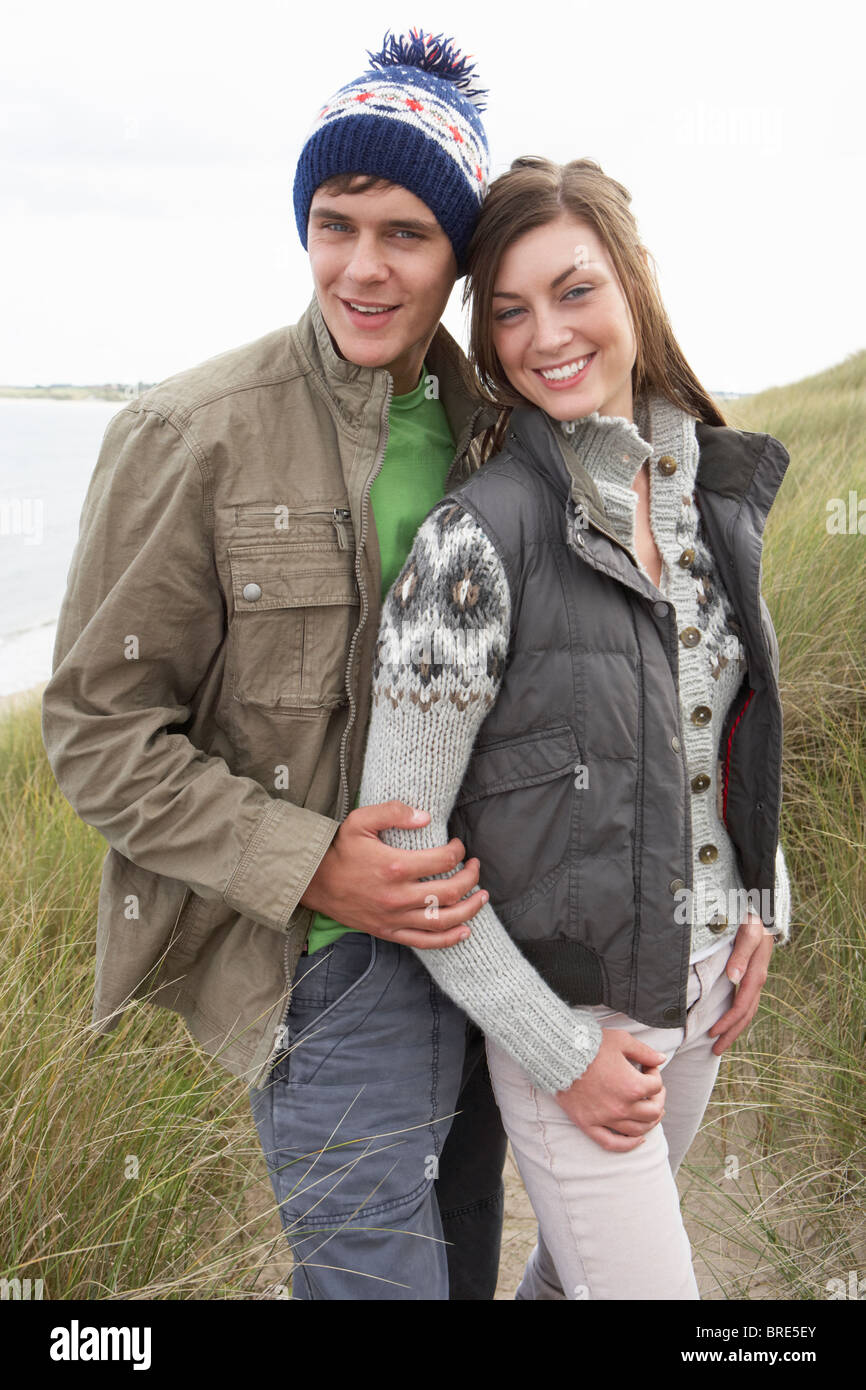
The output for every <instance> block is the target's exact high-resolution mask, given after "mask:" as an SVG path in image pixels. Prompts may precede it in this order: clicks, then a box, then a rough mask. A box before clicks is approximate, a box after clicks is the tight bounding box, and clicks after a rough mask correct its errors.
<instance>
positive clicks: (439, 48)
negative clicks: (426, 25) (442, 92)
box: [367, 29, 487, 111]
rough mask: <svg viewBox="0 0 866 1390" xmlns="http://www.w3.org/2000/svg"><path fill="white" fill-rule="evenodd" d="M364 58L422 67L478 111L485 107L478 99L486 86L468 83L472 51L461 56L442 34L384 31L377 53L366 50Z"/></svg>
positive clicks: (384, 64) (384, 63)
mask: <svg viewBox="0 0 866 1390" xmlns="http://www.w3.org/2000/svg"><path fill="white" fill-rule="evenodd" d="M367 57H368V58H369V59H370V66H371V67H373V68H379V69H384V68H387V67H404V68H422V69H423V71H424V72H431V73H432V74H433V76H434V77H441V78H442V79H443V81H445V82H453V83H454V85H455V86H456V87H459V88H460V89H461V92H462V94H463V96H464V97H465V98H466V100H467V101H471V102H472V104H473V105H474V106H475V107H476V108H477V109H478V110H479V111H483V110H484V109H485V104H484V102H483V100H482V98H483V97H486V96H487V89H486V88H484V89H482V88H480V87H473V85H472V84H473V80H474V74H475V65H474V64H473V63H471V62H470V61H469V60H470V58H471V57H472V54H471V53H467V54H466V55H465V56H464V55H463V54H462V53H461V52H460V49H459V48H457V47H456V46H455V44H454V40H453V39H446V38H445V37H444V35H443V34H425V33H424V30H423V29H410V30H409V33H408V34H399V35H397V34H392V33H387V34H386V35H385V41H384V43H383V44H382V47H381V49H380V50H379V52H378V53H373V52H371V51H370V49H368V50H367Z"/></svg>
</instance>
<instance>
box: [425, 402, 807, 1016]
mask: <svg viewBox="0 0 866 1390" xmlns="http://www.w3.org/2000/svg"><path fill="white" fill-rule="evenodd" d="M697 437H698V443H699V448H700V459H699V464H698V472H697V480H696V486H695V496H696V499H697V502H698V506H699V508H700V512H701V516H702V518H703V522H704V526H705V528H706V533H707V538H708V541H709V544H710V546H711V548H712V550H713V553H714V555H715V556H716V559H717V561H718V563H719V564H720V566H721V568H722V573H723V575H724V579H725V585H726V588H727V590H728V593H729V596H730V599H731V602H732V604H733V606H734V610H735V613H736V615H737V620H738V623H739V628H740V636H741V638H742V641H743V644H744V646H745V649H746V654H747V659H748V670H747V676H746V679H745V680H744V683H743V686H742V688H741V691H740V692H739V694H738V696H737V698H736V699H735V700H734V702H733V704H732V707H731V711H730V713H729V716H728V719H727V721H726V724H725V728H724V730H723V732H722V738H721V741H720V747H719V758H720V761H721V763H722V774H723V784H724V787H725V795H726V816H725V821H726V825H727V829H728V833H729V835H730V836H731V839H732V841H733V844H734V846H735V848H736V851H737V855H738V859H739V865H740V869H741V872H742V875H743V883H744V885H745V887H746V888H747V889H757V890H759V891H760V890H768V891H769V894H770V897H769V899H762V901H769V902H770V903H772V900H773V899H772V891H773V887H774V882H775V855H776V846H777V842H778V831H779V812H780V803H781V760H782V711H781V705H780V701H779V692H778V683H777V676H778V646H777V644H776V638H775V634H774V632H773V627H772V623H771V621H770V617H769V613H768V611H767V609H766V606H765V604H764V602H763V599H762V598H761V595H760V584H761V544H762V532H763V528H764V522H765V519H766V516H767V513H768V511H769V509H770V506H771V503H772V501H773V498H774V496H775V494H776V492H777V490H778V487H779V484H780V483H781V480H782V477H783V475H784V472H785V468H786V466H787V463H788V455H787V453H786V451H785V449H784V448H783V447H782V445H781V444H780V443H779V442H778V440H776V439H773V438H772V437H770V436H769V435H759V434H747V433H742V432H740V431H738V430H733V429H729V428H723V427H721V426H712V425H704V424H699V425H698V426H697ZM448 497H449V498H450V499H452V500H453V501H455V502H459V503H460V505H461V506H463V507H465V508H466V510H467V511H469V512H470V513H471V514H472V515H473V516H474V517H475V519H476V520H477V521H478V522H479V523H480V525H481V526H482V527H483V528H484V530H485V532H486V533H487V535H488V536H489V538H490V540H491V542H492V543H493V545H494V546H495V547H496V549H497V551H498V553H499V556H500V558H501V560H502V562H503V565H504V567H505V571H506V574H507V577H508V582H509V587H510V592H511V605H512V630H511V640H510V647H509V655H508V662H507V666H506V670H505V675H504V678H503V683H502V686H501V688H500V692H499V696H498V698H497V700H496V703H495V704H494V706H493V707H492V709H491V710H490V713H489V714H488V715H487V718H486V719H485V721H484V723H483V725H482V727H481V730H480V732H479V735H478V739H477V742H476V744H475V747H474V749H473V753H472V757H471V759H470V762H469V766H468V768H467V772H466V776H465V778H464V780H463V783H462V786H461V789H460V792H459V794H458V798H457V801H456V804H455V807H454V810H453V813H452V816H451V820H450V824H449V829H450V833H451V834H452V835H458V836H459V837H460V838H461V839H462V840H463V841H464V844H465V845H466V848H467V853H468V854H472V855H477V856H478V858H479V859H480V861H481V871H482V880H481V881H482V884H483V886H484V887H485V888H487V889H488V890H489V892H490V900H491V903H492V905H493V907H494V908H495V909H496V912H497V914H498V915H499V917H500V919H501V921H502V922H503V924H504V925H505V926H506V927H507V929H508V931H509V933H510V934H511V936H512V937H513V939H514V940H515V942H516V943H517V944H518V945H519V947H520V949H521V950H522V951H523V952H524V953H525V955H526V956H527V957H528V958H529V959H530V960H531V961H532V962H533V964H534V965H535V967H536V969H537V970H538V971H539V974H540V975H541V976H542V977H543V979H544V980H546V981H547V983H548V984H550V986H551V987H552V988H553V989H555V990H556V991H557V993H558V994H560V995H561V996H562V997H563V998H564V999H566V1000H567V1001H568V1002H569V1003H571V1004H598V1003H604V1004H606V1005H608V1007H610V1008H613V1009H617V1010H621V1011H622V1012H624V1013H626V1014H628V1015H630V1016H631V1017H633V1018H636V1019H638V1020H640V1021H641V1022H643V1023H645V1024H649V1025H652V1026H656V1027H667V1028H670V1027H675V1026H682V1025H683V1024H684V1022H685V1008H686V983H687V975H688V960H689V951H690V928H689V926H688V925H687V924H686V925H679V924H678V923H677V922H675V918H674V913H675V908H676V902H675V896H676V895H677V894H678V893H679V891H680V890H681V889H682V888H683V887H687V888H689V889H691V887H692V854H693V847H692V844H691V825H690V820H691V818H690V814H689V812H688V799H689V797H690V796H691V795H693V794H694V793H693V792H692V789H691V786H690V782H689V778H688V775H687V768H686V763H685V757H684V752H683V748H684V744H683V738H682V729H681V725H680V709H679V697H678V689H677V680H678V634H677V627H676V616H675V613H674V611H673V609H672V607H671V605H670V604H667V603H661V602H659V597H658V593H657V591H656V590H654V588H653V586H652V585H651V584H650V582H649V580H648V579H646V578H645V577H644V576H643V575H642V574H641V572H640V571H639V570H638V568H637V566H636V565H635V563H634V561H633V560H632V559H631V557H630V555H629V553H628V551H627V550H626V549H625V548H624V547H623V546H622V545H621V544H620V543H619V542H618V541H617V540H616V539H615V538H614V536H613V535H612V533H611V532H610V529H609V527H610V523H609V521H608V520H607V518H606V516H605V513H604V510H603V507H602V503H601V498H600V496H599V494H598V491H597V489H596V488H595V486H594V484H593V482H592V480H591V478H590V477H589V475H588V474H587V473H586V472H585V470H584V469H583V468H582V467H581V465H580V463H579V460H578V458H577V456H576V455H575V453H574V451H573V450H572V449H571V448H570V447H569V445H568V444H567V442H566V441H565V440H564V439H562V438H560V437H559V435H558V432H557V430H556V429H555V428H554V427H553V426H552V425H551V423H550V421H549V420H548V419H547V417H546V416H545V415H543V414H542V413H541V412H540V411H537V410H530V409H525V408H520V409H516V410H514V411H513V412H512V416H511V421H510V433H509V435H508V438H507V441H506V445H505V448H504V450H503V452H502V453H500V454H499V455H498V456H497V457H496V458H494V459H493V460H492V461H491V462H489V463H487V464H485V465H484V467H483V468H481V469H480V470H479V471H478V472H477V473H475V474H474V475H473V476H472V477H471V478H470V479H469V480H468V481H467V482H465V483H463V484H462V485H461V486H459V487H457V488H455V489H453V490H452V491H451V492H450V493H448ZM575 517H576V519H577V523H578V524H575ZM685 717H686V718H688V717H689V712H688V711H685Z"/></svg>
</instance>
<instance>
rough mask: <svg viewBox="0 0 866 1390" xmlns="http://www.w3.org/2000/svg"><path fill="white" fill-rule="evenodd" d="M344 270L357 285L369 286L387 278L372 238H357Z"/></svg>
mask: <svg viewBox="0 0 866 1390" xmlns="http://www.w3.org/2000/svg"><path fill="white" fill-rule="evenodd" d="M346 270H347V273H348V275H349V277H350V278H351V279H352V280H354V281H355V282H356V283H357V284H359V285H364V284H370V283H371V282H374V281H375V282H378V281H381V280H384V279H386V278H387V275H388V267H387V266H386V264H385V258H384V256H383V255H382V251H381V248H380V246H379V244H378V242H377V240H376V239H375V238H374V237H364V236H360V237H359V238H358V240H357V242H356V243H355V246H354V249H353V251H352V256H351V258H350V260H349V264H348V266H347V267H346Z"/></svg>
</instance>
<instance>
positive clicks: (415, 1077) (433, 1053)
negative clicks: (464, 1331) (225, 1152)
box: [250, 932, 506, 1300]
mask: <svg viewBox="0 0 866 1390" xmlns="http://www.w3.org/2000/svg"><path fill="white" fill-rule="evenodd" d="M286 1024H287V1042H286V1049H285V1051H284V1052H282V1053H281V1054H280V1056H279V1057H278V1059H277V1061H276V1063H275V1064H274V1067H273V1068H272V1070H271V1073H270V1076H269V1078H268V1081H267V1084H266V1086H265V1087H264V1088H263V1089H262V1090H255V1089H252V1090H251V1091H250V1100H251V1104H252V1111H253V1117H254V1119H255V1122H256V1128H257V1130H258V1133H259V1138H260V1140H261V1144H262V1149H263V1151H264V1154H265V1159H266V1161H267V1165H268V1172H269V1174H270V1178H271V1184H272V1186H273V1189H274V1194H275V1196H276V1199H277V1205H278V1207H279V1212H280V1218H281V1220H282V1223H283V1229H284V1231H285V1233H286V1236H287V1238H288V1241H289V1244H290V1246H291V1248H292V1253H293V1255H294V1260H295V1268H294V1273H293V1277H292V1297H293V1298H300V1299H351V1300H366V1299H369V1300H386V1299H401V1300H421V1299H425V1300H426V1299H449V1298H450V1299H492V1298H493V1294H494V1291H495V1288H496V1277H497V1270H498V1266H499V1246H500V1240H501V1235H502V1215H503V1205H504V1196H503V1186H502V1168H503V1164H504V1161H505V1148H506V1137H505V1133H504V1130H503V1128H502V1123H501V1120H500V1118H499V1111H498V1109H497V1107H496V1102H495V1100H494V1098H493V1092H492V1088H491V1085H490V1079H489V1076H488V1073H487V1063H486V1059H485V1055H484V1039H483V1036H482V1034H481V1033H480V1032H479V1030H478V1029H477V1028H476V1027H475V1025H474V1024H472V1023H471V1022H470V1021H469V1020H468V1019H467V1017H466V1015H465V1014H464V1013H463V1012H462V1011H461V1010H460V1009H459V1008H458V1007H457V1006H456V1005H455V1004H454V1003H452V1001H451V1000H450V999H449V998H448V997H447V995H445V994H443V993H442V991H441V990H440V989H439V987H438V986H437V985H436V984H435V982H434V981H433V979H432V977H431V976H430V975H429V973H428V972H427V971H426V970H425V969H424V966H423V965H422V964H421V962H420V961H419V960H418V958H417V957H416V956H415V955H414V954H413V953H412V952H411V951H410V950H408V949H407V948H406V947H402V946H395V945H394V944H393V943H392V942H387V941H380V940H378V939H377V938H376V937H371V936H368V935H366V934H365V933H361V932H347V933H346V934H345V935H344V936H342V937H340V938H339V940H337V941H336V942H334V943H333V945H331V946H325V947H322V948H321V949H320V950H318V951H316V952H314V953H313V955H310V956H307V955H304V956H302V957H301V960H300V964H299V966H298V970H297V972H296V975H295V979H294V983H293V989H292V997H291V1002H290V1006H289V1010H288V1015H287V1018H286Z"/></svg>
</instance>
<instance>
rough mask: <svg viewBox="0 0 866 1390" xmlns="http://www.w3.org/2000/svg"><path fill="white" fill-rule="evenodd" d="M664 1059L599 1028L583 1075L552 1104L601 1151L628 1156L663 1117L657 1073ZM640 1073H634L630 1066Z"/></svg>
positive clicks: (621, 1035) (627, 1038)
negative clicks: (598, 1040) (596, 1047)
mask: <svg viewBox="0 0 866 1390" xmlns="http://www.w3.org/2000/svg"><path fill="white" fill-rule="evenodd" d="M664 1060H665V1053H664V1052H658V1051H656V1049H655V1048H654V1047H648V1046H647V1044H646V1043H642V1042H639V1041H638V1040H637V1038H633V1037H632V1035H631V1033H627V1032H626V1031H625V1029H623V1028H602V1030H601V1047H600V1048H599V1050H598V1052H597V1053H596V1055H595V1056H594V1057H593V1059H592V1061H591V1062H590V1064H589V1066H588V1067H587V1069H586V1071H585V1072H584V1073H583V1075H582V1076H579V1077H578V1078H577V1080H576V1081H573V1082H572V1083H571V1085H570V1086H569V1088H568V1090H567V1091H557V1093H556V1101H557V1104H558V1105H561V1106H562V1109H563V1110H564V1111H565V1113H566V1115H567V1116H568V1118H569V1119H570V1120H571V1121H572V1122H573V1123H574V1124H576V1125H577V1127H578V1129H582V1130H583V1132H584V1134H586V1135H588V1136H589V1138H590V1139H594V1140H595V1142H596V1144H599V1145H600V1146H601V1147H602V1148H603V1149H610V1150H612V1151H613V1152H615V1153H628V1151H629V1150H630V1149H636V1148H637V1147H638V1145H639V1144H642V1143H643V1142H644V1141H643V1136H644V1135H645V1134H646V1133H647V1132H648V1131H649V1130H651V1129H652V1128H653V1126H654V1125H657V1124H658V1122H659V1120H660V1119H661V1117H662V1115H663V1114H664V1113H665V1111H664V1104H665V1088H664V1085H663V1084H662V1079H661V1074H660V1072H659V1067H660V1066H661V1064H662V1062H664ZM635 1062H637V1063H639V1064H640V1066H642V1067H643V1068H644V1070H643V1071H639V1070H638V1069H637V1068H636V1067H635V1066H634V1065H633V1064H634V1063H635Z"/></svg>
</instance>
